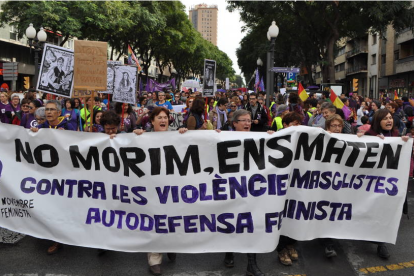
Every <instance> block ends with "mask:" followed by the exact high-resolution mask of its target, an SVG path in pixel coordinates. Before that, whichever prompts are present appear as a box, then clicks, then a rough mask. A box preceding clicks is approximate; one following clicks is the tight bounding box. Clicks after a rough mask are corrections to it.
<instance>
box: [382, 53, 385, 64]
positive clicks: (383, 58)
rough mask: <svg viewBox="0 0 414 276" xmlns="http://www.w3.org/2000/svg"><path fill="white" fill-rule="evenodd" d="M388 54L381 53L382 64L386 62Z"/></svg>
mask: <svg viewBox="0 0 414 276" xmlns="http://www.w3.org/2000/svg"><path fill="white" fill-rule="evenodd" d="M385 58H386V56H385V55H381V64H385V63H386V59H385Z"/></svg>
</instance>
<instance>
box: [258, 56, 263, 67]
mask: <svg viewBox="0 0 414 276" xmlns="http://www.w3.org/2000/svg"><path fill="white" fill-rule="evenodd" d="M262 65H263V61H262V59H261V58H260V57H259V58H258V59H257V66H262Z"/></svg>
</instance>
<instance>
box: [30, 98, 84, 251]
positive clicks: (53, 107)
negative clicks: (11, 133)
mask: <svg viewBox="0 0 414 276" xmlns="http://www.w3.org/2000/svg"><path fill="white" fill-rule="evenodd" d="M39 110H40V108H39V109H38V110H37V111H39ZM44 110H45V116H46V120H45V121H44V122H43V123H40V122H39V121H38V123H39V124H38V126H37V127H32V128H30V130H31V131H33V132H38V131H39V129H40V128H49V129H65V130H74V131H75V130H76V129H75V128H74V127H73V125H72V124H70V123H69V120H68V119H67V118H66V117H64V116H60V114H61V112H62V106H61V104H60V102H58V101H57V100H50V101H48V102H47V104H46V106H45V109H44ZM36 117H37V112H36ZM61 247H62V244H60V243H58V242H53V244H52V245H51V246H50V247H49V248H48V249H47V254H48V255H52V254H55V253H57V252H58V251H59V249H60V248H61Z"/></svg>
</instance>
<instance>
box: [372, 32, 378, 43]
mask: <svg viewBox="0 0 414 276" xmlns="http://www.w3.org/2000/svg"><path fill="white" fill-rule="evenodd" d="M375 44H377V34H374V35H373V36H372V45H375Z"/></svg>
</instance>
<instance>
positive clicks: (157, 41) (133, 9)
mask: <svg viewBox="0 0 414 276" xmlns="http://www.w3.org/2000/svg"><path fill="white" fill-rule="evenodd" d="M1 8H2V12H1V13H0V24H1V25H2V26H4V24H9V25H12V26H15V27H16V29H17V30H18V36H19V37H23V35H24V33H25V30H26V28H27V27H28V26H29V23H33V25H34V26H35V27H37V28H39V27H40V26H43V27H44V28H45V29H46V30H47V31H49V33H50V34H55V35H59V36H62V40H61V43H60V44H61V46H62V45H64V44H65V42H66V41H67V40H68V39H70V38H78V39H88V40H96V41H107V42H108V44H109V45H110V47H111V49H112V51H111V53H110V57H109V59H112V60H119V59H121V58H123V56H124V55H126V54H127V46H128V45H131V47H132V49H133V51H134V52H135V53H136V55H137V56H139V57H141V59H142V60H143V64H142V67H143V70H144V73H145V74H146V75H148V69H149V66H150V62H151V60H152V59H153V58H154V59H155V61H156V64H157V67H158V68H159V71H160V72H163V71H164V69H166V68H167V69H168V70H169V71H170V73H171V70H172V67H173V66H174V68H175V69H176V71H177V75H178V77H179V78H186V77H188V76H191V75H196V74H198V75H202V70H203V64H204V59H214V60H216V62H217V77H218V78H220V79H225V78H226V77H229V78H230V79H234V78H235V72H234V70H233V68H232V61H231V59H230V58H229V57H228V56H227V54H226V53H224V52H223V51H221V50H219V49H218V48H217V47H216V46H214V45H213V44H211V43H210V42H209V41H207V40H205V39H203V38H202V36H201V35H200V33H198V32H197V31H196V30H195V29H194V27H193V26H192V24H191V22H190V21H189V20H188V16H187V14H186V13H185V11H184V8H185V7H184V5H183V4H182V3H181V2H179V1H7V2H4V3H3V4H2V6H1ZM115 54H117V55H116V56H115Z"/></svg>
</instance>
